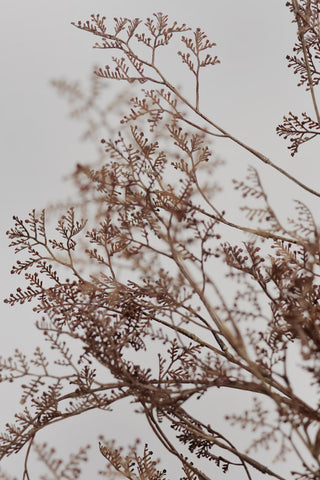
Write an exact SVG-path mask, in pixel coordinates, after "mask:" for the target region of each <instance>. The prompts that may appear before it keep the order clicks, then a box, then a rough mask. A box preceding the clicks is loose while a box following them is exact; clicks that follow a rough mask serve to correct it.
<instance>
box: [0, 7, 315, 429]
mask: <svg viewBox="0 0 320 480" xmlns="http://www.w3.org/2000/svg"><path fill="white" fill-rule="evenodd" d="M284 4H285V1H279V0H268V1H267V2H266V1H264V0H241V1H239V0H197V1H194V2H191V1H189V0H170V1H169V0H162V1H161V2H160V1H155V0H148V1H146V0H136V1H133V0H122V1H119V0H118V1H114V0H108V1H107V0H63V1H62V0H56V1H54V2H53V1H52V0H51V1H48V0H28V2H14V1H6V2H2V5H1V14H2V21H1V32H0V36H1V41H0V51H1V89H0V115H1V130H0V131H1V133H0V135H1V142H0V150H1V171H2V175H1V190H0V192H1V203H0V215H1V222H0V225H1V238H0V240H1V244H0V245H1V264H2V268H1V282H2V283H1V285H2V289H1V291H2V292H3V296H6V295H8V294H9V292H10V291H11V290H12V289H14V288H15V287H16V286H17V285H18V284H17V281H18V279H16V278H11V277H10V275H9V270H10V266H11V264H12V263H13V254H12V252H9V250H8V247H7V243H8V242H7V239H6V238H5V231H6V229H8V228H9V226H10V225H11V218H12V215H14V214H17V215H21V216H24V215H26V214H27V212H28V211H29V210H30V209H32V208H38V209H39V208H42V207H45V206H46V205H48V204H49V203H50V202H53V201H58V200H59V199H61V198H66V197H67V196H68V185H67V184H66V183H65V182H64V181H63V177H64V176H65V175H66V174H68V173H70V172H71V171H72V169H73V168H74V166H75V164H76V163H78V162H81V161H82V162H88V161H89V160H90V159H89V158H88V156H90V155H91V154H92V152H93V150H90V148H89V147H88V146H85V145H83V144H82V143H80V142H79V136H80V134H81V128H80V126H79V124H77V123H76V122H73V121H72V120H71V119H70V118H68V116H67V112H68V108H67V106H66V104H65V103H64V101H63V100H61V99H60V98H58V96H57V94H56V92H55V91H54V89H53V88H52V87H51V86H50V83H49V81H50V80H51V79H54V78H66V79H70V80H80V81H87V79H88V76H89V73H90V71H91V70H92V67H93V65H94V64H96V63H99V62H100V63H102V64H103V55H104V52H103V51H97V50H92V48H91V47H92V43H93V40H94V38H93V37H92V36H90V35H89V34H86V33H85V32H81V31H79V30H78V29H76V28H74V27H72V26H71V24H70V23H71V22H72V21H77V20H78V19H81V20H85V19H87V18H88V17H89V15H90V14H91V13H101V14H103V15H105V16H106V17H107V18H108V17H110V18H111V19H112V18H113V17H115V16H126V17H141V18H145V17H147V16H150V15H151V14H152V13H153V12H158V11H162V12H164V13H167V14H168V15H169V16H170V18H171V19H172V20H175V19H176V20H178V21H179V22H180V23H182V22H185V23H187V24H188V25H190V26H191V27H194V28H196V27H201V28H202V29H203V30H204V31H205V32H206V33H207V34H208V37H209V39H210V40H213V41H215V42H216V43H217V47H216V51H215V53H216V54H217V55H218V56H219V58H220V60H221V65H219V66H217V67H214V68H213V69H212V71H211V74H210V76H206V77H205V83H204V91H205V95H204V96H203V99H205V101H204V100H203V101H202V109H203V110H204V111H205V113H207V114H208V115H209V116H210V117H211V118H212V119H213V120H215V121H217V123H219V124H220V125H221V126H223V127H225V128H226V129H227V130H228V131H229V132H231V133H233V134H234V135H236V136H238V138H240V139H242V140H243V141H245V142H247V143H249V144H250V145H251V146H253V147H254V148H257V149H258V150H260V151H261V152H263V153H264V154H266V155H267V156H269V157H270V158H271V159H272V161H273V162H274V163H277V164H279V165H280V166H282V167H283V168H287V169H289V170H290V171H291V172H292V173H294V174H295V175H296V176H298V177H299V178H300V179H301V180H302V181H305V182H306V183H308V184H309V185H310V186H313V187H315V188H317V186H318V185H317V183H318V170H316V169H317V168H318V162H316V161H315V160H316V157H315V154H316V153H315V152H316V150H315V147H308V146H307V147H306V148H304V149H303V154H302V155H300V156H298V157H297V158H296V159H294V160H292V158H291V157H290V154H289V152H288V150H287V149H286V145H285V142H284V141H283V140H281V139H279V138H278V137H277V136H276V134H275V128H276V125H277V123H279V122H281V119H282V116H283V115H284V114H286V113H287V112H288V111H289V110H293V111H294V112H297V113H299V112H301V111H305V110H307V111H308V109H310V99H309V97H308V96H307V94H306V93H305V92H304V91H303V90H302V89H297V88H296V79H295V78H294V76H293V75H292V72H291V71H290V70H289V69H288V68H287V65H286V62H285V55H286V54H287V53H290V52H291V48H292V42H293V41H294V32H295V26H294V25H292V24H291V23H290V17H289V12H288V9H286V8H285V6H284ZM166 69H167V73H168V76H169V78H170V79H171V81H172V82H175V80H176V76H177V77H178V81H179V84H180V85H182V86H183V88H185V91H186V92H189V90H188V88H189V87H188V85H183V84H184V82H188V81H189V77H187V75H186V76H185V77H184V76H180V77H179V75H180V73H177V70H176V57H175V56H174V54H172V57H168V59H167V64H166ZM179 72H180V70H179ZM175 75H176V76H175ZM190 81H191V78H190ZM216 149H217V151H218V152H219V154H220V155H221V156H222V157H223V158H224V159H225V160H226V161H227V164H228V165H229V168H232V169H233V170H234V171H235V172H244V171H245V168H246V165H248V164H251V165H255V166H258V163H257V162H256V160H255V159H253V158H250V156H249V155H248V154H246V153H245V152H242V151H241V150H240V149H239V148H238V147H234V146H232V145H230V144H229V143H227V142H225V141H220V142H217V143H216ZM259 168H260V169H261V172H262V173H265V178H266V184H267V185H269V188H270V189H271V193H272V192H273V193H274V194H277V195H278V192H279V189H284V190H282V191H285V192H288V198H289V199H291V198H292V197H294V196H295V189H294V188H293V187H292V185H289V184H288V182H283V181H281V182H283V183H279V182H278V180H277V179H275V178H274V177H273V176H272V175H271V174H270V175H269V173H268V172H267V169H266V168H264V167H263V166H261V167H259ZM272 189H273V190H272ZM291 192H292V193H291ZM278 198H279V201H280V200H281V203H283V202H284V204H285V205H286V202H285V201H284V199H283V198H280V197H278ZM299 198H300V197H299ZM303 198H304V199H305V200H306V201H309V198H308V196H305V197H303ZM312 202H313V200H312V199H310V202H309V203H311V204H312ZM230 208H231V207H230ZM0 308H1V311H0V312H1V322H2V325H3V328H2V329H1V330H2V337H1V338H0V345H1V344H2V351H3V352H4V353H9V352H10V351H12V350H13V348H14V347H15V346H22V345H24V344H27V343H28V339H30V342H31V343H32V341H33V340H34V338H35V336H36V334H35V331H34V328H33V327H32V322H33V315H32V312H31V310H30V308H28V307H26V306H25V307H16V308H15V309H11V308H9V307H8V306H6V305H2V304H1V307H0ZM5 388H6V387H5ZM5 388H4V387H2V390H1V391H2V392H4V395H5ZM13 395H14V394H13ZM8 401H11V399H9V398H8V397H4V396H3V397H1V400H0V411H1V415H2V412H5V411H6V408H7V407H8V403H9V402H8ZM8 408H9V407H8ZM2 420H4V418H3V419H2ZM0 423H1V424H2V422H0Z"/></svg>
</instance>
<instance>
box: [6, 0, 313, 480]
mask: <svg viewBox="0 0 320 480" xmlns="http://www.w3.org/2000/svg"><path fill="white" fill-rule="evenodd" d="M318 3H319V2H315V1H307V0H301V1H300V2H298V1H296V0H292V2H288V4H289V7H290V9H291V11H292V12H293V13H294V19H295V21H296V22H297V23H298V42H300V43H299V45H300V46H299V47H296V48H297V55H298V54H302V55H303V59H302V60H301V59H300V60H297V59H294V60H292V59H291V60H290V62H291V63H292V62H293V63H292V65H293V64H295V68H296V69H298V70H297V72H298V73H299V74H300V76H301V82H302V83H303V84H304V83H308V86H309V89H310V92H311V94H312V96H313V95H314V89H313V87H314V86H315V85H317V74H316V71H315V70H313V69H312V67H313V61H314V60H316V59H317V48H318V47H317V44H318V42H319V31H318V23H317V22H316V19H317V18H318V17H317V15H318V13H319V8H318ZM76 26H77V27H78V28H79V29H81V30H84V31H87V32H90V33H92V34H93V35H95V36H98V37H99V42H100V43H96V44H95V48H102V49H107V50H115V52H116V53H115V54H114V55H113V56H112V57H111V59H110V63H111V64H112V65H113V67H111V66H110V65H106V66H105V67H104V68H97V70H96V75H97V77H99V79H100V81H105V80H106V79H108V80H118V81H125V82H128V83H129V85H130V84H132V83H137V85H140V84H141V85H143V86H144V85H145V83H147V82H152V83H154V84H158V85H159V88H153V89H146V88H145V87H143V88H141V95H142V97H139V95H138V96H135V97H134V98H132V100H131V110H130V111H127V112H126V113H125V114H124V115H123V116H122V121H121V125H122V127H121V131H120V132H119V134H118V135H117V136H116V137H115V136H113V138H112V139H109V140H107V139H105V138H103V139H102V140H101V144H100V146H101V147H102V148H103V153H104V160H103V162H102V163H100V164H96V165H77V168H76V171H75V173H74V180H75V184H76V185H77V186H78V188H79V198H78V199H76V201H75V204H78V206H80V207H85V208H83V210H86V211H87V212H88V213H89V214H90V215H88V217H89V218H88V221H87V220H86V219H84V218H81V215H80V213H79V211H78V209H77V208H75V206H72V207H70V208H69V209H68V210H67V212H66V213H63V214H62V215H61V216H60V217H59V218H58V219H57V223H56V234H55V235H53V234H50V235H49V234H48V232H49V231H50V230H49V228H47V226H48V222H47V220H46V216H45V211H44V210H43V211H41V212H39V213H37V212H36V211H35V210H34V211H32V212H31V214H30V215H29V217H28V218H27V219H26V220H22V219H20V218H19V217H17V216H15V217H14V225H13V227H12V228H11V229H10V230H9V231H8V232H7V234H8V237H9V239H10V240H11V244H10V245H11V246H12V247H13V248H14V249H15V252H16V253H17V254H18V255H20V258H22V259H21V260H17V262H16V264H15V265H14V266H13V268H12V273H15V274H18V275H21V274H23V275H24V276H25V279H26V281H27V286H26V288H25V289H24V290H23V289H21V288H20V287H19V288H18V289H17V291H16V292H15V293H12V294H11V295H9V297H8V298H7V300H6V302H7V303H9V304H10V305H15V304H16V303H20V304H24V303H25V302H33V304H34V311H35V313H36V314H38V315H40V316H41V320H39V321H38V322H37V324H36V325H37V328H38V329H39V330H41V331H42V332H43V335H44V339H45V341H46V342H47V344H48V345H49V346H50V348H51V350H52V353H53V358H54V359H53V360H52V359H51V357H50V356H49V355H48V353H47V350H46V349H44V348H40V347H37V348H36V349H35V351H34V353H33V355H32V356H31V357H27V356H26V355H25V354H24V353H23V352H21V351H20V350H17V349H16V350H15V351H14V353H13V354H12V356H11V357H9V358H6V359H5V358H1V359H0V372H1V376H0V380H1V381H2V382H5V381H8V382H13V381H21V379H23V383H22V385H21V388H22V394H21V400H20V403H21V405H23V411H22V412H21V413H17V414H16V416H15V421H14V423H8V424H7V426H6V430H5V432H4V433H2V434H1V435H0V457H1V458H4V457H5V456H8V455H11V454H13V453H17V452H19V451H20V450H21V449H22V448H23V446H25V445H28V450H27V455H26V460H25V465H24V474H23V477H24V479H26V480H28V479H29V478H31V475H30V474H29V472H28V458H29V456H30V455H31V454H32V452H35V453H36V454H37V456H38V457H39V459H40V461H42V463H43V464H44V465H45V466H46V468H47V469H48V470H49V472H50V474H51V475H53V476H54V477H55V478H57V479H63V478H78V476H79V475H80V467H79V465H80V464H81V462H83V461H86V460H87V448H84V449H80V450H79V452H78V453H77V454H76V455H74V456H71V457H70V459H69V460H68V461H67V462H63V461H62V460H60V459H59V458H57V457H56V454H55V451H54V450H52V449H50V448H48V447H47V445H46V444H37V443H36V442H35V438H36V436H37V435H38V432H40V431H42V430H44V429H45V428H46V427H48V426H50V425H53V424H56V423H58V422H61V421H62V420H64V419H68V418H72V417H75V416H76V415H79V414H82V413H86V412H88V411H90V410H93V409H95V410H102V411H109V410H110V407H111V406H112V405H113V404H114V403H117V402H119V401H120V400H122V399H125V398H127V399H130V401H131V404H132V405H134V408H136V409H138V411H139V413H141V414H142V415H143V416H144V417H145V419H146V421H147V423H148V425H149V426H150V429H151V431H152V432H153V434H154V437H155V439H156V440H157V441H158V442H160V443H161V444H162V445H163V447H164V448H165V449H166V450H167V451H168V453H169V454H171V456H172V457H173V458H175V460H176V462H177V464H178V465H179V467H180V468H181V477H180V478H181V480H196V479H199V480H207V479H209V478H212V464H214V465H215V467H216V468H217V469H221V471H222V472H224V473H226V472H231V471H232V472H233V471H241V472H242V473H243V475H245V478H248V479H252V478H254V474H255V473H256V471H259V472H260V473H263V474H267V475H269V476H271V477H274V478H277V479H279V480H284V477H283V476H281V475H280V474H279V473H277V472H276V470H275V469H273V468H271V467H270V466H269V465H268V464H267V462H265V464H264V463H261V462H259V461H258V460H257V458H256V457H255V452H256V450H258V449H259V448H260V449H261V448H263V449H267V448H269V447H272V448H274V446H275V445H276V446H277V447H278V449H277V451H275V452H273V453H274V456H275V458H276V459H277V460H281V461H284V460H285V458H286V456H287V455H288V452H290V455H294V456H295V458H296V462H297V464H299V465H300V467H299V468H300V471H298V470H297V471H295V472H293V473H294V476H295V478H296V479H305V480H317V479H318V478H319V472H320V459H319V423H320V413H319V400H317V401H316V402H314V401H312V402H311V401H309V398H308V396H304V395H303V394H298V393H297V390H296V388H295V378H294V377H295V375H292V370H290V369H288V362H289V360H288V359H289V355H290V354H291V351H292V350H293V349H296V350H295V351H298V352H299V361H300V364H301V368H302V371H303V372H304V374H305V375H307V376H308V378H309V380H310V385H311V386H310V389H311V390H312V394H313V395H314V397H315V398H318V393H319V387H320V381H319V378H320V367H319V359H320V334H319V331H320V326H319V318H320V317H319V313H320V284H319V267H320V251H319V248H320V247H319V232H318V225H317V222H316V220H315V219H314V216H313V214H312V212H311V210H310V209H309V207H308V206H307V205H305V204H304V203H303V202H302V201H300V200H298V201H297V202H296V203H295V207H296V215H295V217H294V218H292V219H290V220H289V222H288V225H289V226H286V225H284V224H283V222H282V221H281V220H280V218H279V216H278V213H277V211H276V209H275V208H274V207H272V205H271V203H270V201H269V196H268V194H267V192H266V190H265V188H264V185H263V180H262V179H261V177H260V174H259V172H258V171H257V170H256V169H254V168H252V167H251V168H250V169H249V171H248V175H247V177H246V178H245V179H244V180H242V179H235V180H234V187H235V190H236V191H237V192H239V193H240V194H241V196H242V198H243V200H244V201H245V202H246V203H245V205H243V206H242V207H240V209H241V210H242V211H243V212H244V214H245V217H246V219H247V223H246V224H241V223H240V222H239V224H236V223H234V222H232V221H231V220H229V219H228V218H227V215H226V213H225V212H224V211H220V210H219V208H218V207H217V206H216V201H215V195H216V194H217V192H218V191H219V190H220V189H219V186H217V184H216V183H215V182H214V181H213V180H212V179H213V175H214V174H215V173H216V170H217V169H218V167H220V164H221V162H219V160H218V159H217V158H216V156H215V155H214V154H213V152H212V148H211V143H210V138H211V137H212V136H213V135H221V134H222V136H225V137H226V138H229V139H231V140H233V141H234V142H236V143H237V144H238V145H240V146H241V147H242V148H244V149H245V150H247V151H250V152H251V153H252V154H253V155H255V156H256V157H257V158H259V159H260V160H261V161H262V162H264V163H267V164H269V165H271V166H272V167H273V168H274V169H275V170H277V171H278V172H280V173H281V174H284V175H285V176H286V177H287V178H289V179H291V180H293V181H294V182H295V183H296V184H297V185H299V186H300V187H301V189H302V190H306V191H308V192H310V193H312V194H314V195H316V196H319V193H318V192H315V191H314V190H312V189H311V188H309V187H307V186H306V185H304V184H303V183H302V182H300V181H299V180H298V179H295V178H293V177H292V176H291V175H290V174H289V173H287V172H285V171H284V170H282V169H281V167H278V166H276V165H274V164H272V163H271V162H270V160H269V159H267V157H265V156H264V155H262V154H261V153H259V152H257V151H255V150H254V149H253V148H251V147H249V146H247V145H245V144H243V143H242V142H241V141H240V140H238V139H236V138H235V137H233V136H232V135H230V134H228V133H227V132H226V131H225V130H224V129H222V128H221V127H219V126H218V125H217V124H215V123H214V122H213V121H212V120H210V119H209V118H207V117H206V116H204V115H203V114H202V113H201V110H200V69H201V68H204V67H206V66H208V65H215V64H217V63H218V59H217V57H216V56H212V55H211V53H207V50H209V51H210V50H211V49H212V48H213V47H214V46H215V44H214V43H213V42H211V41H209V40H208V39H207V37H206V35H205V34H204V33H203V32H202V31H201V30H200V29H196V30H195V31H194V32H193V33H190V36H187V35H189V32H190V29H189V27H187V26H186V25H185V24H182V25H180V26H179V25H178V24H177V23H176V22H173V23H170V22H169V19H168V17H167V16H166V15H163V14H161V13H157V14H154V16H153V17H152V18H148V19H147V20H146V21H145V22H142V21H141V20H140V19H132V20H129V19H127V18H116V19H114V28H113V29H112V28H109V26H108V24H107V20H106V18H105V17H101V16H100V15H92V16H91V18H90V20H88V21H86V22H84V23H82V22H79V23H77V24H76ZM174 37H177V38H180V39H181V41H182V44H183V46H184V48H185V49H187V52H186V53H182V51H179V52H178V56H179V57H180V59H181V60H182V63H184V64H186V65H187V67H188V69H189V70H190V72H191V74H192V76H193V77H194V78H195V104H194V105H193V103H191V102H189V101H188V100H187V99H186V98H185V97H184V96H183V95H182V94H181V92H180V91H178V89H177V87H175V86H174V85H172V84H171V83H170V82H169V81H168V80H167V79H166V76H165V75H164V74H163V73H162V71H161V69H160V67H159V66H158V64H157V60H158V59H157V51H158V49H160V48H166V47H167V46H168V45H169V44H170V41H171V40H172V38H174ZM136 44H138V45H139V47H141V46H143V47H144V48H145V49H146V51H147V55H148V56H149V57H148V59H145V58H142V55H140V53H139V54H138V53H137V51H139V52H140V48H139V49H138V50H136ZM314 51H315V52H316V53H314ZM203 52H205V56H204V57H203V56H202V54H203ZM305 52H307V53H305ZM294 62H295V63H294ZM298 63H299V67H298V66H296V65H297V64H298ZM56 85H58V86H59V89H60V91H62V92H64V93H67V95H68V96H69V98H71V99H72V100H73V103H74V102H80V103H81V102H83V96H82V94H81V93H80V91H79V90H78V87H77V86H74V85H73V86H71V87H70V85H69V84H67V83H63V84H61V83H60V84H57V83H56ZM312 92H313V93H312ZM98 95H99V89H98V88H93V91H92V95H91V97H90V101H89V102H87V103H85V106H84V107H83V108H82V109H81V108H80V109H76V110H73V111H74V112H78V113H79V112H82V113H83V112H89V111H90V112H91V111H92V110H93V111H95V112H96V113H97V114H98V117H99V116H100V117H101V119H102V118H103V116H104V115H103V111H102V110H100V109H99V108H98V106H97V103H96V98H97V96H98ZM73 108H74V105H73ZM186 109H187V110H188V109H189V110H190V111H192V112H193V113H194V114H195V116H196V118H198V119H199V122H202V121H203V120H205V121H206V123H207V124H208V125H209V127H208V128H207V127H203V126H202V124H200V123H197V120H194V118H195V117H194V116H193V117H192V120H191V119H189V118H188V114H187V113H186V111H185V110H186ZM316 116H317V114H316ZM302 118H303V120H302V121H300V120H298V118H297V117H295V116H293V114H290V115H289V116H288V117H285V122H284V124H283V125H282V126H280V127H278V133H279V134H280V135H283V136H284V137H285V138H291V143H292V146H291V147H290V149H291V150H292V154H295V153H296V152H297V150H298V148H299V146H300V145H301V144H302V143H303V142H306V141H309V140H310V139H311V138H312V137H315V136H317V135H318V133H319V132H318V130H319V125H318V123H319V122H318V123H317V122H316V121H314V120H312V119H311V117H310V116H309V115H307V114H303V117H302ZM101 122H102V125H103V127H106V126H107V125H108V123H107V120H103V119H102V120H101ZM212 127H214V131H211V130H210V128H212ZM89 131H91V130H90V129H89ZM93 131H96V129H94V130H93ZM147 131H148V136H147V133H146V132H147ZM79 210H80V209H79ZM49 224H50V222H49ZM50 225H51V224H50ZM226 227H229V228H232V229H234V230H235V231H237V233H238V234H239V235H240V234H241V239H240V240H239V242H237V243H234V241H232V238H230V236H229V228H226ZM248 234H249V238H248ZM74 345H77V346H78V348H73V347H74ZM79 346H80V347H81V350H80V352H79ZM217 389H223V390H225V391H230V390H231V392H233V394H234V395H237V392H239V391H242V392H246V394H247V395H248V398H250V399H251V400H252V402H253V403H252V405H253V406H252V407H251V408H248V409H246V410H245V411H244V412H241V411H238V410H236V411H234V412H232V413H230V414H229V415H227V417H226V420H227V421H228V422H229V425H230V428H229V431H230V438H228V437H227V436H226V435H223V434H222V433H221V432H219V431H218V428H216V427H215V426H211V423H213V422H215V419H216V418H215V416H216V412H215V409H211V410H210V411H207V412H205V411H203V409H200V408H199V409H197V417H195V415H194V414H193V413H192V408H191V407H190V405H191V404H192V402H191V401H192V400H197V402H199V405H201V401H202V400H204V399H206V398H207V397H208V395H209V394H210V392H212V391H213V392H215V391H216V390H217ZM131 404H130V405H131ZM204 414H205V416H206V421H204V420H203V415H204ZM210 422H211V423H210ZM236 426H240V427H241V428H245V429H249V430H251V431H252V432H253V434H252V435H253V436H252V437H251V442H250V443H251V445H249V446H248V448H247V450H246V447H245V446H243V445H237V444H236V442H234V441H233V440H232V438H231V437H232V432H233V428H234V427H236ZM100 452H101V454H102V456H103V457H104V458H105V459H106V460H107V462H108V466H107V468H106V470H105V471H103V472H102V474H103V475H105V476H107V477H108V478H115V476H116V475H122V476H124V477H126V478H129V479H130V480H137V479H139V480H145V479H146V478H148V479H153V480H164V479H165V478H166V470H164V469H159V468H158V466H157V461H156V460H154V457H153V453H152V451H151V450H150V448H149V446H148V445H147V444H145V442H144V447H142V448H141V447H140V444H139V442H138V441H137V442H136V443H134V444H133V445H132V444H131V446H129V447H128V449H127V453H124V452H123V448H122V447H119V448H118V447H116V446H115V443H114V442H113V441H112V439H109V438H108V439H105V438H103V437H101V438H100ZM212 462H213V463H212ZM4 478H5V477H4ZM44 478H45V477H44ZM48 478H49V477H48Z"/></svg>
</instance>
